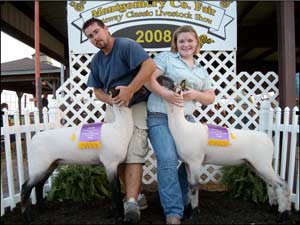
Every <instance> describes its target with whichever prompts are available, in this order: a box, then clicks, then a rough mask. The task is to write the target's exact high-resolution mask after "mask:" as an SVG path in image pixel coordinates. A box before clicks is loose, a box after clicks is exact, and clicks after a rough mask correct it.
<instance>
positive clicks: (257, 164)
mask: <svg viewBox="0 0 300 225" xmlns="http://www.w3.org/2000/svg"><path fill="white" fill-rule="evenodd" d="M157 81H158V82H159V83H160V85H162V86H164V87H167V88H169V89H170V90H173V91H177V93H180V91H181V89H182V86H180V85H176V84H175V83H174V81H173V80H171V79H170V78H168V77H164V76H160V77H158V78H157ZM178 90H179V92H178ZM166 103H167V104H166V105H167V111H168V124H169V128H170V131H171V134H172V136H173V138H174V141H175V144H176V148H177V152H178V155H179V156H180V158H181V160H182V161H183V162H184V163H185V165H186V169H187V174H188V181H189V183H190V185H191V187H190V188H191V189H190V192H189V196H190V200H191V205H192V209H193V213H199V208H198V184H199V181H200V176H201V165H202V164H215V165H221V166H228V165H238V164H242V163H247V164H248V165H250V167H251V168H252V169H253V170H254V171H255V172H256V174H257V175H258V176H259V177H261V178H262V179H263V180H264V181H265V182H266V183H267V190H268V196H269V204H270V205H271V206H272V205H276V204H278V211H279V212H280V213H281V215H280V216H281V219H286V216H287V215H288V212H289V211H290V210H291V202H290V190H289V187H288V185H287V183H286V182H285V181H284V180H283V179H282V178H281V177H280V176H279V175H278V174H276V172H275V171H274V170H273V168H272V158H273V153H274V146H273V142H272V140H271V139H270V138H269V136H268V135H267V134H265V133H263V132H258V131H253V130H238V129H230V132H231V133H232V134H233V135H234V136H235V138H234V139H231V140H230V145H229V146H227V147H221V146H211V145H208V128H207V125H205V124H202V123H192V122H189V121H187V120H186V119H185V117H184V108H183V107H178V106H176V105H174V104H171V103H168V102H166ZM229 136H230V135H229Z"/></svg>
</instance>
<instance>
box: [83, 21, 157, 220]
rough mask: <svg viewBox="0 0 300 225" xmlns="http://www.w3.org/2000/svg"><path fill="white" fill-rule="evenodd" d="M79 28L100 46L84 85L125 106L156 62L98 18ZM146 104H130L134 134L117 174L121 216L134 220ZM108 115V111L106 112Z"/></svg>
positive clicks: (145, 147)
mask: <svg viewBox="0 0 300 225" xmlns="http://www.w3.org/2000/svg"><path fill="white" fill-rule="evenodd" d="M82 30H83V31H84V33H85V35H86V36H87V37H88V38H89V40H90V41H91V43H92V44H93V45H94V46H95V47H97V48H99V49H100V51H99V52H98V53H97V54H96V55H95V56H94V58H93V60H92V62H91V72H90V74H89V78H88V82H87V85H88V86H90V87H93V88H94V94H95V96H96V97H97V98H98V99H99V100H101V101H103V102H105V103H107V104H108V110H107V111H106V114H109V105H112V104H119V105H125V106H128V105H129V103H130V100H131V99H132V97H133V96H134V94H135V93H136V92H137V91H138V90H139V89H140V88H141V87H142V86H143V85H144V84H145V83H146V82H147V81H148V80H149V78H150V76H151V75H152V73H153V72H154V70H155V68H156V66H155V64H154V62H153V60H152V59H151V58H150V57H149V56H148V54H147V53H146V52H145V51H144V49H143V48H142V47H141V46H140V45H139V44H137V43H136V42H135V41H133V40H130V39H127V38H114V37H112V36H111V34H110V33H109V30H108V27H107V26H106V25H105V24H104V23H103V22H102V21H101V20H99V19H96V18H91V19H89V20H87V21H86V22H85V23H84V25H83V27H82ZM112 87H116V89H119V90H120V93H119V95H118V96H116V97H114V98H112V97H111V96H110V95H109V94H108V91H109V89H110V88H112ZM146 113H147V110H146V104H145V102H144V103H143V102H141V103H138V104H136V105H134V106H133V117H134V123H135V128H134V134H133V136H132V139H131V142H130V144H129V148H128V153H127V157H126V160H125V163H124V164H122V165H120V166H119V170H118V172H119V174H120V176H121V179H122V180H123V183H124V185H125V191H126V199H125V202H124V220H125V222H129V223H137V222H138V221H139V220H140V208H139V206H138V204H137V198H138V195H139V193H140V191H141V184H142V175H143V163H144V162H145V156H146V154H147V150H148V139H147V137H148V136H147V130H146V129H147V126H146ZM106 117H107V115H106Z"/></svg>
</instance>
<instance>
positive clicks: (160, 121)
mask: <svg viewBox="0 0 300 225" xmlns="http://www.w3.org/2000/svg"><path fill="white" fill-rule="evenodd" d="M199 48H200V43H199V39H198V35H197V32H196V31H195V30H194V28H193V27H191V26H181V27H179V28H178V29H177V30H176V31H175V32H174V34H173V39H172V43H171V52H162V53H160V54H158V55H157V56H156V57H155V58H154V61H155V63H156V66H157V69H156V71H155V72H154V73H153V74H152V76H151V81H150V87H151V90H152V94H151V95H150V96H149V99H148V103H147V109H148V118H147V124H148V132H149V138H150V141H151V144H152V147H153V150H154V152H155V154H156V158H157V176H158V190H159V195H160V201H161V204H162V207H163V209H164V214H165V216H166V223H167V224H180V222H181V221H180V220H181V219H182V218H183V212H184V208H185V207H188V205H189V200H188V196H187V192H188V182H187V175H186V171H185V167H184V164H181V166H180V167H179V168H178V170H177V166H178V155H177V152H176V146H175V143H174V140H173V137H172V135H171V133H170V130H169V127H168V117H167V110H166V106H165V103H164V101H168V102H171V103H173V104H176V105H178V106H181V107H184V109H185V115H186V118H187V120H189V121H193V116H192V114H193V111H194V110H195V107H196V106H195V103H196V102H200V103H201V104H204V105H207V104H210V103H212V102H213V101H214V99H215V93H214V90H213V88H212V85H211V80H210V77H209V76H208V74H207V72H206V71H205V70H204V69H203V68H202V67H201V65H200V63H199V62H198V61H197V60H196V59H195V58H194V55H195V54H197V53H198V52H199ZM162 74H163V75H164V76H167V77H170V78H172V79H173V80H174V81H175V82H177V83H180V82H181V81H182V80H184V79H185V80H186V81H187V86H188V90H187V91H184V92H183V96H181V95H179V94H176V93H174V92H173V91H170V90H168V89H166V88H164V87H162V86H160V85H159V84H158V82H157V81H156V78H157V77H158V76H160V75H162Z"/></svg>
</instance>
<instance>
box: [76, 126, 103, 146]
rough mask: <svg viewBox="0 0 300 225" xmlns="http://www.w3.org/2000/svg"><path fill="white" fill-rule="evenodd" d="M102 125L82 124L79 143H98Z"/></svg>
mask: <svg viewBox="0 0 300 225" xmlns="http://www.w3.org/2000/svg"><path fill="white" fill-rule="evenodd" d="M101 127H102V123H88V124H84V125H83V126H82V128H81V131H80V139H79V140H80V142H96V141H100V131H101Z"/></svg>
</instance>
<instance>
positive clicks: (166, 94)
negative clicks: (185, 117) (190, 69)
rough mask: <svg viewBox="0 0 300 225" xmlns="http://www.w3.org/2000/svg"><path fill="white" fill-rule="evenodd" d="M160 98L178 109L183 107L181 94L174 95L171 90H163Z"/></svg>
mask: <svg viewBox="0 0 300 225" xmlns="http://www.w3.org/2000/svg"><path fill="white" fill-rule="evenodd" d="M162 97H163V98H164V99H165V100H166V101H167V102H169V103H171V104H174V105H176V106H178V107H183V106H184V99H183V95H182V94H178V93H175V92H173V91H171V90H168V89H165V90H164V91H163V92H162Z"/></svg>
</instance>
